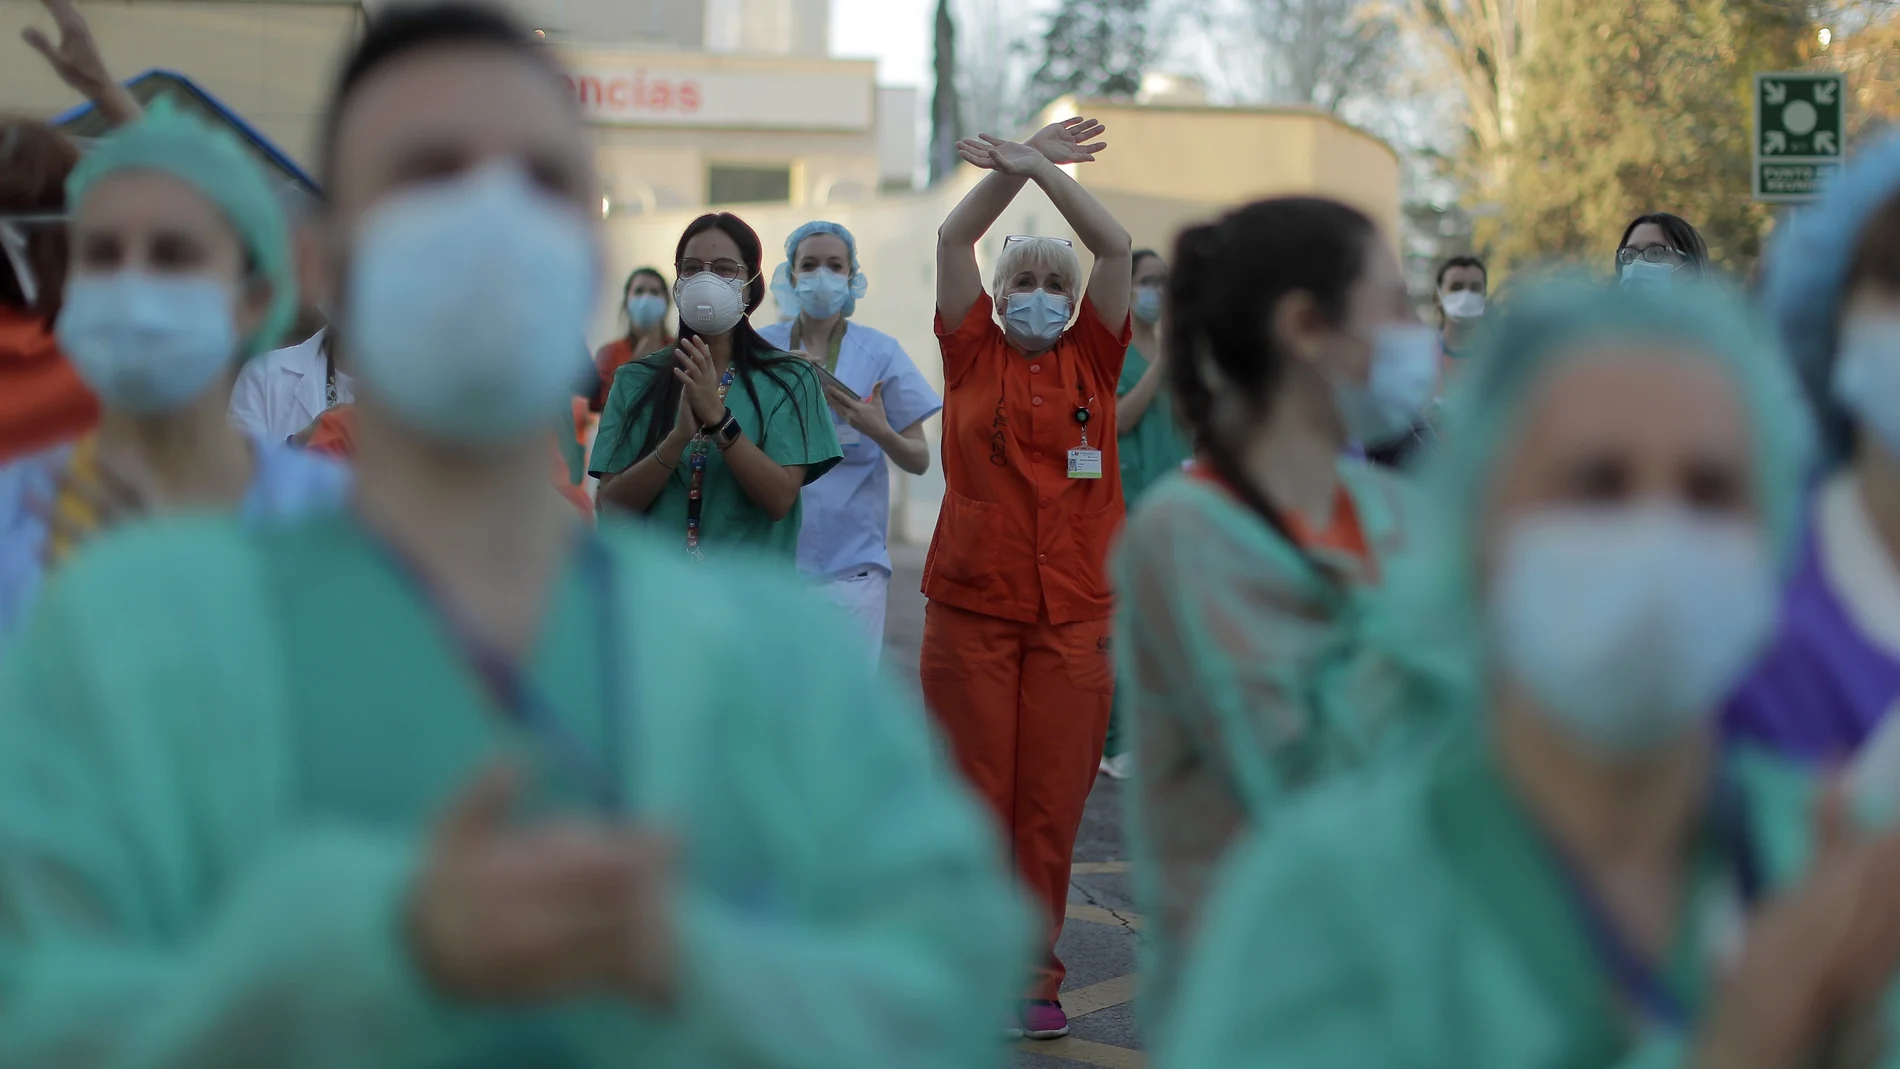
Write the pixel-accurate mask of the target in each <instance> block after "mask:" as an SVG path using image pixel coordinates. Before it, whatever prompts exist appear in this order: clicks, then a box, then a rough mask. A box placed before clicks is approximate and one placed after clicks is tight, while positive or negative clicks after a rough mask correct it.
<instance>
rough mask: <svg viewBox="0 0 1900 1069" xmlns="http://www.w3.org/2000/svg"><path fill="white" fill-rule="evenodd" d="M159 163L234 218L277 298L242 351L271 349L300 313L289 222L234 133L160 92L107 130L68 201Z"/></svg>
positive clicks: (74, 205) (71, 182) (74, 179)
mask: <svg viewBox="0 0 1900 1069" xmlns="http://www.w3.org/2000/svg"><path fill="white" fill-rule="evenodd" d="M133 170H146V171H160V172H163V173H165V174H168V175H170V176H172V177H173V178H176V179H178V180H180V181H182V182H184V183H185V184H186V185H189V186H191V188H193V189H195V190H197V191H198V192H199V193H200V194H201V195H203V196H204V198H205V199H206V200H209V201H210V202H211V203H213V204H215V205H217V206H218V210H219V211H221V212H223V213H224V216H225V218H226V219H228V220H230V222H231V227H232V229H234V230H236V231H237V233H238V239H239V240H240V241H242V242H243V243H244V247H245V249H246V250H247V251H248V252H249V253H250V255H251V258H252V260H254V261H255V263H256V266H257V271H258V274H260V275H262V276H263V278H264V280H265V281H267V282H269V283H270V287H271V304H270V309H269V311H267V312H266V313H265V315H264V321H263V323H262V325H260V326H259V327H258V329H257V332H256V333H255V334H253V335H251V336H250V337H249V338H246V339H244V350H243V352H244V355H245V356H246V357H252V356H256V355H257V354H259V353H262V352H265V351H266V350H268V349H270V348H271V347H272V346H273V345H275V344H276V343H277V340H278V339H279V338H281V337H282V336H283V333H284V331H285V329H287V328H288V327H289V326H290V321H291V319H292V318H294V317H295V316H296V314H297V281H296V278H295V276H294V273H293V271H292V269H291V262H290V229H289V225H288V224H287V223H286V222H285V221H284V209H283V206H282V205H281V204H280V203H279V202H278V200H277V196H276V194H275V193H274V192H273V191H272V189H271V185H270V182H269V180H267V179H266V178H265V177H264V172H263V170H262V169H261V168H259V167H258V165H257V163H256V162H255V161H254V160H252V159H251V157H250V155H249V154H248V153H246V152H245V151H244V149H243V148H242V147H240V146H239V145H238V143H237V140H236V139H235V138H233V137H232V136H231V135H230V134H227V133H225V132H223V131H221V130H214V129H212V128H211V127H209V126H206V125H205V124H204V123H202V122H199V121H198V120H196V119H194V118H192V117H191V116H189V115H186V114H184V113H183V112H180V111H178V110H177V109H175V108H174V107H172V104H171V102H170V101H169V100H164V99H160V100H159V101H157V102H156V103H154V104H153V105H152V106H151V108H149V109H148V110H147V111H146V113H145V115H144V116H143V117H142V118H140V119H139V120H138V121H137V122H135V123H133V124H131V125H130V126H126V127H124V128H122V129H119V130H116V131H114V132H112V133H111V134H108V135H106V137H105V138H103V139H101V140H100V141H99V143H98V144H97V145H95V146H93V148H92V150H91V151H90V152H87V153H86V155H85V156H84V157H82V158H81V159H80V161H79V165H78V166H77V167H74V168H73V173H72V174H71V175H69V176H68V177H67V179H66V203H67V204H68V205H69V206H70V207H71V209H72V210H73V211H74V212H77V211H78V210H79V206H80V204H81V203H82V202H83V201H84V200H85V198H86V193H87V191H88V190H90V189H91V188H92V187H93V186H94V185H95V184H96V183H98V182H99V180H101V179H103V178H106V177H108V176H110V175H113V174H117V173H118V172H120V171H133Z"/></svg>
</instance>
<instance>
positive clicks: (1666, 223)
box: [1616, 212, 1709, 275]
mask: <svg viewBox="0 0 1900 1069" xmlns="http://www.w3.org/2000/svg"><path fill="white" fill-rule="evenodd" d="M1645 223H1648V224H1650V225H1652V226H1654V227H1656V228H1657V229H1658V230H1661V231H1662V232H1663V237H1666V238H1668V239H1669V245H1670V247H1671V248H1673V249H1675V250H1676V251H1677V252H1679V253H1681V254H1682V255H1683V256H1684V257H1685V261H1686V262H1685V264H1684V266H1686V267H1688V268H1689V269H1690V270H1691V271H1692V272H1693V273H1695V274H1698V275H1699V274H1701V273H1702V272H1704V271H1706V270H1708V268H1709V243H1708V242H1706V241H1703V240H1702V235H1701V233H1699V232H1698V231H1697V230H1696V228H1695V227H1693V226H1691V225H1689V220H1687V219H1684V218H1683V217H1682V216H1680V215H1671V214H1669V213H1668V212H1651V213H1649V214H1648V215H1639V216H1637V217H1636V218H1634V219H1631V220H1630V225H1628V226H1626V227H1624V228H1623V240H1621V241H1619V242H1617V243H1616V247H1617V248H1618V249H1619V250H1620V249H1622V248H1623V246H1625V245H1628V244H1629V243H1630V235H1631V234H1634V233H1636V228H1637V227H1639V226H1642V225H1643V224H1645Z"/></svg>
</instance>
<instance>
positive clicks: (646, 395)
mask: <svg viewBox="0 0 1900 1069" xmlns="http://www.w3.org/2000/svg"><path fill="white" fill-rule="evenodd" d="M708 230H720V231H724V232H725V234H726V236H727V237H730V238H731V239H732V240H733V241H734V243H736V244H737V245H738V246H739V257H740V259H741V260H742V261H743V262H744V263H745V269H746V275H747V278H748V281H747V282H746V288H745V316H742V317H741V318H740V319H739V322H738V324H737V325H736V326H734V327H733V328H732V371H733V375H732V377H733V380H734V382H735V384H736V385H738V386H739V388H741V389H743V390H744V391H745V392H746V396H748V397H750V398H751V399H752V407H753V408H755V409H757V410H758V411H759V413H760V416H761V419H762V420H763V419H766V418H769V415H770V414H769V413H767V412H766V411H765V406H763V405H761V404H760V403H759V392H758V388H757V387H756V386H754V385H753V384H752V374H751V373H752V372H758V373H759V374H762V375H764V376H765V377H767V378H769V379H771V380H772V381H773V383H774V384H776V385H777V386H778V387H779V389H780V390H782V391H783V392H784V394H785V396H786V397H787V398H788V399H795V398H797V397H798V396H799V391H798V389H797V381H796V380H797V376H798V375H799V374H800V371H799V369H798V368H797V367H796V366H795V365H796V363H797V361H798V360H799V359H800V358H799V357H796V356H789V355H781V354H780V353H779V351H778V349H777V348H776V347H775V346H773V345H771V344H770V343H769V342H767V341H766V340H765V339H764V338H761V337H759V332H758V331H756V330H754V329H752V321H751V319H750V318H747V317H749V316H751V315H752V313H753V311H754V310H755V309H757V308H758V307H759V305H760V304H761V303H763V302H764V300H765V274H764V271H763V263H764V260H765V249H764V246H763V245H762V244H761V243H760V241H759V235H758V234H757V232H755V231H754V230H753V229H752V228H751V227H750V226H747V225H746V222H745V220H743V219H741V218H739V217H738V216H736V215H734V214H732V213H731V212H707V213H706V214H705V215H702V216H700V217H699V218H697V219H695V220H693V221H692V222H691V223H689V224H687V227H686V231H685V232H684V233H682V234H681V235H680V240H679V245H678V246H677V247H675V248H674V250H673V267H674V269H675V270H676V271H677V270H678V268H679V262H680V260H681V259H682V258H683V257H685V255H686V244H687V242H689V241H692V240H693V238H695V237H697V236H699V235H700V234H703V233H705V232H706V231H708ZM636 273H637V272H636ZM655 273H656V274H657V272H655ZM627 285H628V288H629V289H631V288H632V285H633V279H632V278H629V279H628V280H627ZM670 302H671V298H670V297H669V303H670ZM697 337H699V333H698V332H697V331H695V330H693V328H691V327H689V326H687V325H686V321H685V320H684V319H681V320H680V329H679V338H680V340H681V341H684V340H685V339H687V338H697ZM671 367H672V365H671V364H669V365H668V367H666V368H662V369H660V370H659V371H658V372H657V373H656V374H654V375H653V376H652V377H651V378H650V379H648V380H647V385H646V389H645V390H644V391H642V392H641V394H640V396H639V397H636V398H634V400H633V404H632V405H630V406H628V408H627V416H626V418H625V419H624V420H623V421H622V422H621V428H622V430H621V434H622V435H623V437H622V439H621V441H620V442H615V443H613V448H615V449H618V448H619V447H620V446H621V444H623V443H624V442H625V440H626V439H625V437H624V436H625V435H627V434H630V433H632V428H633V426H634V425H635V424H636V423H638V422H640V416H641V413H643V412H647V411H651V413H652V418H650V419H649V420H648V421H647V429H646V437H645V438H644V439H643V440H642V441H641V443H640V449H639V451H638V452H637V453H635V454H634V462H635V463H638V462H639V461H640V460H642V459H644V458H645V457H646V455H647V454H648V453H651V452H653V451H654V450H655V449H658V448H659V447H660V443H661V442H663V441H665V440H666V436H667V435H668V434H669V433H671V432H672V430H673V424H674V422H675V421H677V420H678V418H679V405H680V394H681V392H683V391H684V390H685V388H686V387H685V384H684V383H682V382H680V381H679V377H678V376H676V375H672V374H669V371H670V369H671ZM786 403H788V404H791V403H793V402H792V401H791V400H788V401H787V402H786ZM794 411H795V414H796V415H797V417H798V429H799V435H800V436H801V437H803V436H804V434H805V432H806V429H807V428H806V423H805V411H804V409H802V408H797V407H796V405H794ZM746 431H747V432H748V433H750V434H753V435H756V438H755V439H754V441H756V442H757V443H758V445H759V447H760V448H764V447H765V427H763V426H759V427H747V428H746Z"/></svg>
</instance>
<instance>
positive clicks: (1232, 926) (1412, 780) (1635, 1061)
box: [1151, 730, 1900, 1069]
mask: <svg viewBox="0 0 1900 1069" xmlns="http://www.w3.org/2000/svg"><path fill="white" fill-rule="evenodd" d="M1475 734H1476V732H1475V731H1470V730H1465V731H1461V732H1459V733H1458V735H1457V736H1455V737H1453V738H1451V739H1449V740H1448V741H1447V743H1446V744H1445V745H1444V746H1442V747H1437V748H1431V749H1429V750H1425V751H1421V752H1419V753H1416V754H1414V755H1412V756H1411V757H1409V758H1407V759H1405V760H1404V761H1402V762H1398V763H1395V765H1394V766H1392V767H1390V768H1384V769H1381V770H1380V771H1381V773H1382V774H1381V775H1379V776H1377V777H1358V778H1356V779H1353V780H1349V781H1344V782H1340V783H1336V784H1334V785H1332V786H1331V787H1329V788H1328V789H1327V790H1326V791H1324V792H1322V793H1321V794H1318V795H1314V796H1312V797H1310V798H1309V799H1307V802H1308V804H1307V805H1304V806H1301V807H1296V809H1295V811H1293V812H1289V813H1288V814H1287V816H1286V818H1285V819H1283V820H1281V821H1279V822H1277V823H1276V825H1275V827H1274V828H1273V830H1272V832H1271V833H1270V834H1268V835H1265V836H1260V837H1256V838H1254V839H1252V840H1250V841H1249V842H1248V843H1247V844H1246V845H1245V846H1244V847H1243V848H1242V849H1241V850H1239V851H1237V852H1236V856H1235V857H1234V859H1233V863H1232V865H1231V866H1230V867H1229V868H1228V869H1227V870H1226V871H1225V872H1224V874H1223V876H1222V879H1221V883H1220V885H1219V888H1218V892H1217V894H1216V895H1215V897H1214V899H1213V901H1212V903H1211V905H1210V907H1209V911H1208V913H1207V918H1206V919H1207V926H1208V927H1207V929H1206V930H1207V931H1209V932H1218V933H1219V937H1218V938H1207V939H1202V940H1200V941H1198V942H1197V944H1196V946H1195V949H1194V956H1193V959H1192V960H1191V962H1190V967H1189V970H1188V973H1187V976H1186V980H1185V984H1184V986H1183V988H1182V991H1181V998H1180V1000H1179V1001H1178V1002H1177V1004H1176V1005H1177V1006H1178V1007H1179V1014H1178V1016H1177V1017H1176V1018H1175V1019H1174V1020H1172V1021H1171V1022H1170V1023H1169V1025H1168V1029H1167V1031H1166V1034H1165V1035H1163V1036H1162V1037H1160V1047H1161V1049H1160V1053H1159V1057H1158V1058H1157V1059H1156V1062H1155V1065H1156V1066H1157V1069H1280V1067H1285V1069H1366V1067H1368V1066H1404V1067H1405V1069H1683V1067H1686V1066H1687V1065H1688V1062H1689V1050H1688V1048H1689V1046H1690V1045H1691V1043H1692V1042H1693V1037H1691V1036H1686V1035H1678V1034H1671V1033H1669V1032H1666V1031H1663V1030H1660V1029H1650V1028H1645V1027H1642V1026H1640V1025H1638V1024H1636V1023H1635V1021H1634V1018H1633V1016H1632V1014H1631V1013H1629V1012H1628V1011H1627V1010H1626V1009H1625V1003H1624V1000H1623V998H1622V997H1621V996H1620V995H1619V993H1618V991H1617V987H1616V985H1615V984H1614V983H1613V982H1612V980H1611V977H1610V975H1609V973H1608V971H1607V970H1606V968H1605V967H1604V966H1603V964H1602V955H1601V953H1600V952H1599V950H1598V949H1597V945H1596V944H1595V943H1594V942H1592V941H1591V939H1590V938H1589V937H1588V935H1587V929H1586V928H1585V926H1584V923H1583V921H1582V920H1581V919H1580V915H1579V913H1578V912H1577V910H1576V909H1575V908H1574V907H1573V905H1572V901H1573V899H1572V895H1571V893H1570V892H1569V890H1568V889H1567V887H1566V885H1565V884H1564V883H1563V879H1562V877H1561V876H1560V875H1559V871H1558V869H1557V868H1556V866H1555V864H1554V863H1553V862H1552V861H1551V859H1550V855H1549V853H1548V852H1547V849H1546V847H1545V846H1544V845H1543V842H1542V839H1541V837H1540V835H1539V833H1538V832H1537V831H1536V830H1535V829H1534V828H1533V826H1532V825H1531V824H1530V822H1529V817H1528V816H1527V814H1526V813H1525V811H1524V809H1523V807H1522V806H1521V804H1520V803H1519V802H1518V801H1517V799H1516V797H1515V796H1514V794H1513V793H1512V791H1511V790H1510V789H1509V788H1508V787H1507V785H1506V783H1505V781H1504V779H1503V778H1502V774H1501V772H1500V770H1499V769H1498V767H1497V765H1496V763H1495V760H1494V758H1493V756H1492V754H1491V753H1490V751H1489V749H1488V747H1487V746H1486V744H1485V743H1483V742H1482V741H1480V740H1479V739H1477V738H1475V737H1474V736H1475ZM1724 761H1725V771H1726V773H1727V775H1728V776H1730V777H1731V780H1732V782H1733V784H1734V785H1735V788H1736V791H1737V793H1738V795H1739V797H1740V798H1741V799H1742V808H1743V809H1744V810H1745V812H1746V813H1747V819H1746V823H1747V825H1748V830H1749V838H1750V840H1751V841H1752V842H1753V844H1754V851H1753V853H1754V854H1755V857H1756V859H1757V864H1758V865H1759V867H1760V871H1761V874H1762V877H1763V879H1764V880H1765V882H1766V884H1767V888H1768V891H1769V893H1771V894H1772V893H1773V891H1774V889H1775V888H1777V887H1780V886H1785V885H1786V884H1788V883H1789V882H1790V881H1791V879H1792V878H1793V877H1794V876H1795V875H1796V874H1798V873H1799V872H1800V871H1801V869H1802V867H1803V866H1804V865H1805V863H1806V854H1807V851H1808V848H1809V843H1808V838H1809V829H1810V827H1811V819H1812V812H1813V809H1812V801H1813V798H1812V782H1811V780H1810V778H1809V777H1808V776H1807V775H1806V774H1804V773H1801V772H1798V771H1796V770H1794V769H1793V768H1791V767H1789V766H1786V765H1783V764H1780V763H1778V762H1777V761H1776V760H1774V759H1773V758H1770V757H1768V756H1766V755H1762V754H1754V753H1736V754H1731V755H1730V756H1728V757H1727V758H1725V759H1724ZM1721 839H1722V837H1720V836H1717V835H1715V834H1713V833H1712V832H1709V831H1705V834H1704V835H1703V836H1702V837H1701V838H1700V840H1699V841H1698V843H1697V845H1696V853H1695V858H1694V861H1693V864H1692V866H1691V870H1690V871H1691V873H1692V876H1691V879H1690V880H1689V881H1688V886H1687V888H1686V889H1685V894H1684V900H1683V904H1682V909H1681V916H1682V918H1683V919H1682V922H1681V923H1679V924H1678V925H1677V936H1676V940H1675V945H1674V947H1673V949H1672V950H1671V952H1670V954H1669V960H1668V962H1667V963H1666V964H1665V965H1664V966H1663V967H1662V969H1661V979H1662V982H1663V983H1664V984H1666V985H1667V986H1668V987H1669V989H1670V990H1671V991H1672V992H1673V994H1674V996H1675V997H1676V998H1678V999H1680V1000H1681V1001H1682V1002H1683V1004H1684V1005H1686V1006H1687V1007H1689V1008H1690V1011H1691V1013H1692V1014H1700V1013H1701V1012H1702V1011H1704V1010H1706V1008H1707V1006H1708V1004H1709V1000H1710V999H1711V998H1712V986H1713V985H1712V983H1711V980H1712V977H1713V976H1714V975H1715V974H1716V973H1717V970H1718V969H1719V968H1720V967H1721V965H1722V963H1723V962H1724V960H1725V959H1726V960H1732V958H1730V955H1732V954H1734V953H1736V952H1737V951H1738V950H1739V946H1738V943H1737V939H1738V936H1739V933H1740V931H1741V930H1742V929H1741V923H1742V922H1741V920H1740V917H1739V914H1738V913H1737V912H1736V910H1735V907H1734V903H1735V897H1734V893H1733V888H1734V884H1735V881H1734V878H1733V871H1734V865H1733V859H1732V857H1730V856H1728V855H1729V854H1731V853H1732V851H1728V850H1725V849H1723V848H1721V846H1720V842H1721ZM1724 907H1726V908H1724ZM1893 1009H1894V1000H1893V998H1892V997H1889V998H1888V999H1887V1000H1886V1002H1885V1004H1884V1005H1883V1006H1882V1007H1881V1010H1882V1013H1881V1014H1880V1019H1882V1020H1885V1021H1889V1022H1892V1021H1896V1020H1900V1018H1896V1017H1895V1015H1894V1014H1893ZM1893 1034H1900V1033H1893ZM1152 1038H1153V1037H1151V1039H1152ZM1874 1064H1877V1065H1880V1066H1884V1067H1886V1069H1894V1067H1895V1066H1900V1050H1897V1049H1894V1048H1891V1047H1890V1048H1889V1049H1888V1050H1887V1052H1886V1054H1885V1056H1884V1057H1883V1058H1882V1060H1880V1061H1878V1062H1876V1063H1874Z"/></svg>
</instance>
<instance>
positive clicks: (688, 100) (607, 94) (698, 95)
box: [562, 70, 706, 115]
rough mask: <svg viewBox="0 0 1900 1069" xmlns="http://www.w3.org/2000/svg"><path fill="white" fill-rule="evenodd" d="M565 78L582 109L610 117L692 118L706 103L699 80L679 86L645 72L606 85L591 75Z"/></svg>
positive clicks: (606, 82) (683, 82)
mask: <svg viewBox="0 0 1900 1069" xmlns="http://www.w3.org/2000/svg"><path fill="white" fill-rule="evenodd" d="M562 78H563V79H564V80H565V81H566V82H567V85H568V90H569V91H570V92H572V93H573V94H574V99H575V100H576V101H577V102H579V104H580V106H581V107H582V108H584V109H587V110H590V111H600V112H605V113H607V114H610V115H639V114H642V113H644V114H649V115H665V114H669V113H670V114H678V115H692V114H695V113H697V112H698V111H699V109H700V107H701V105H702V104H704V103H705V99H706V96H705V91H704V90H703V89H701V88H700V83H699V81H698V79H690V78H689V79H682V80H680V81H677V82H673V81H668V80H667V79H665V78H653V79H648V78H647V74H646V72H645V71H643V70H636V71H634V72H633V73H632V76H631V77H628V76H624V75H623V76H619V77H610V78H607V79H605V80H604V81H603V80H602V79H601V78H600V77H599V76H598V75H592V74H583V75H581V76H580V77H578V78H576V77H575V76H573V75H571V74H570V75H562Z"/></svg>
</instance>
